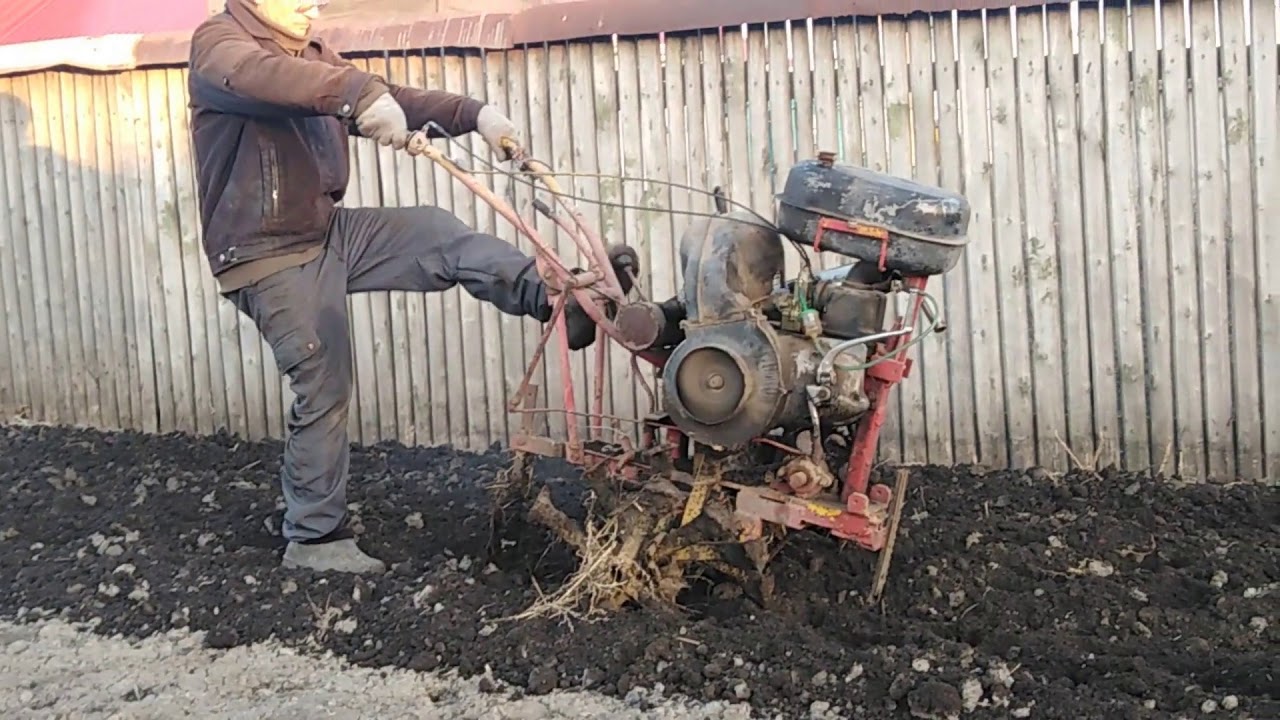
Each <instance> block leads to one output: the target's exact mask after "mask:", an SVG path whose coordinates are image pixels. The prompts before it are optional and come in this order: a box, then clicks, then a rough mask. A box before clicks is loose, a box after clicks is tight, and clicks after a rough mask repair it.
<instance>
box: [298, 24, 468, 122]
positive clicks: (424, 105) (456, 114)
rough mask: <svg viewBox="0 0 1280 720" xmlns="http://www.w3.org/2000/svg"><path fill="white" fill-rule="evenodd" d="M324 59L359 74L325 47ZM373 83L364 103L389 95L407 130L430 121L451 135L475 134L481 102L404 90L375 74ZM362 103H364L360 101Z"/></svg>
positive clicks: (442, 93)
mask: <svg viewBox="0 0 1280 720" xmlns="http://www.w3.org/2000/svg"><path fill="white" fill-rule="evenodd" d="M322 53H323V57H324V59H326V60H327V61H328V62H331V63H333V64H334V65H335V66H336V67H341V68H350V69H352V70H356V71H357V72H360V70H359V69H358V68H356V66H355V65H353V64H352V63H351V61H349V60H347V59H346V58H344V57H342V56H341V55H338V54H337V53H335V52H333V51H332V50H330V49H329V47H328V46H327V45H326V46H324V49H323V50H322ZM369 77H371V78H372V79H373V80H374V84H371V85H370V86H369V88H368V89H369V93H368V95H367V102H372V100H373V99H374V97H376V96H377V95H380V94H381V93H382V92H390V93H391V97H393V98H395V100H396V102H397V103H399V104H400V107H401V108H402V109H403V110H404V115H405V119H406V120H407V121H408V122H407V124H408V126H409V129H410V130H420V129H422V128H423V127H425V126H426V124H427V123H429V122H434V123H436V124H437V125H439V126H440V127H442V128H444V131H445V132H447V133H448V134H450V135H453V136H458V135H466V134H467V133H471V132H475V129H476V118H477V117H479V115H480V110H481V108H483V107H484V103H483V102H482V101H480V100H477V99H475V98H472V97H467V96H466V95H458V94H455V93H451V92H446V91H444V90H423V89H421V88H414V87H406V86H404V85H397V84H395V83H390V82H387V81H386V80H384V79H383V78H382V77H380V76H378V75H370V76H369ZM362 101H364V100H362ZM351 134H353V135H359V133H358V131H356V130H355V128H354V126H353V127H352V128H351ZM427 135H428V136H429V137H440V134H439V133H438V132H436V131H435V130H434V129H433V130H430V131H428V133H427Z"/></svg>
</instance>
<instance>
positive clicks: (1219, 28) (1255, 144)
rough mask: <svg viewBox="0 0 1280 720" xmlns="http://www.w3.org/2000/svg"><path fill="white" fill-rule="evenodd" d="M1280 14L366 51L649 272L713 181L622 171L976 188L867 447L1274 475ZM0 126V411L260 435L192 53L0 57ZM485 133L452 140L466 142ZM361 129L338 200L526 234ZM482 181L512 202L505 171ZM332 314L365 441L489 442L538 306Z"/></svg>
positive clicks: (619, 364) (1279, 295) (668, 267)
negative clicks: (521, 149)
mask: <svg viewBox="0 0 1280 720" xmlns="http://www.w3.org/2000/svg"><path fill="white" fill-rule="evenodd" d="M1184 11H1185V12H1184ZM1276 16H1277V8H1276V3H1275V1H1274V0H1253V1H1252V3H1247V2H1245V1H1244V0H1222V1H1221V2H1220V3H1215V2H1213V1H1212V0H1203V1H1193V2H1190V3H1189V7H1188V8H1184V7H1183V5H1182V4H1181V3H1168V2H1166V3H1164V4H1163V6H1159V5H1153V4H1136V3H1135V4H1134V6H1133V7H1132V8H1131V10H1129V11H1126V9H1125V8H1123V7H1117V8H1107V9H1105V10H1102V11H1099V10H1097V9H1096V7H1091V8H1083V9H1080V10H1079V12H1078V14H1077V13H1075V12H1072V11H1069V10H1068V9H1066V8H1050V9H1047V10H1046V9H1043V8H1034V9H1021V10H1019V11H1018V12H1017V13H1016V15H1013V14H1010V13H1007V12H993V13H988V14H986V15H985V17H984V16H983V15H982V14H964V15H951V14H941V15H935V16H925V15H915V16H912V17H911V18H906V19H904V18H896V17H895V18H889V17H886V18H881V19H875V18H857V19H854V18H840V19H822V20H818V21H814V22H812V23H810V24H808V25H806V24H805V23H794V24H786V25H777V26H767V27H759V26H757V27H751V28H749V29H748V30H747V31H744V30H743V29H741V28H730V29H728V30H725V31H724V32H723V33H721V32H718V31H709V32H702V33H686V34H681V35H678V36H674V35H668V36H666V37H665V38H642V39H630V38H621V39H618V40H617V41H616V45H615V44H614V43H611V42H608V41H597V42H571V43H557V44H552V45H549V46H540V47H536V48H527V49H524V50H520V51H508V52H490V53H480V52H461V51H453V50H449V51H442V50H430V49H428V50H423V51H421V52H411V53H395V54H391V55H378V56H376V57H364V58H360V59H359V60H358V63H359V64H361V65H364V66H367V67H369V68H371V69H373V70H376V71H378V72H381V73H385V74H386V75H387V76H389V77H390V78H391V79H393V80H394V81H397V82H401V83H407V84H410V85H414V86H435V87H444V88H446V89H449V90H453V91H457V92H464V93H467V94H471V95H475V96H478V97H482V98H485V99H487V100H488V101H489V102H491V103H494V104H496V105H497V106H498V107H499V108H502V109H503V110H505V111H506V112H508V113H509V114H510V115H511V116H512V117H513V118H515V120H516V122H517V123H518V124H519V125H521V126H522V128H524V129H525V131H526V136H527V138H529V140H530V142H531V146H532V148H533V150H534V151H535V152H536V154H537V155H538V156H539V157H541V158H544V159H547V160H549V161H550V162H551V163H552V164H553V166H554V167H556V168H558V169H563V170H566V171H567V170H572V171H573V172H575V173H579V175H578V176H577V177H575V178H574V182H573V183H572V185H573V188H574V190H575V193H576V194H577V195H580V196H582V197H583V198H585V199H587V200H603V201H605V202H606V203H619V202H621V203H623V204H625V205H628V206H630V207H627V208H620V207H618V206H617V205H616V204H604V205H601V204H584V205H583V207H584V208H585V209H586V210H587V211H588V217H589V218H590V219H591V221H593V222H595V223H597V224H598V225H599V226H600V227H602V228H603V229H604V231H605V232H606V233H607V234H608V235H609V236H610V237H611V238H614V239H625V240H626V241H627V242H630V243H633V244H635V245H637V246H639V247H641V248H642V249H643V251H644V256H645V257H646V258H647V259H648V261H649V263H650V265H651V267H652V269H653V274H652V279H651V281H650V282H648V283H646V286H645V287H644V288H643V290H644V291H645V292H646V293H648V295H649V296H650V297H652V296H667V295H669V294H670V293H671V292H673V291H674V289H675V288H676V281H677V278H676V276H675V268H674V263H673V262H672V259H673V255H674V242H673V238H674V237H677V236H678V233H679V232H680V230H681V228H682V227H683V226H684V224H685V223H686V222H687V221H688V220H689V217H688V216H687V215H674V216H673V215H671V214H668V213H667V212H665V211H664V209H665V208H674V209H676V210H678V211H690V210H692V211H696V212H709V211H711V210H712V207H713V206H712V203H711V202H710V201H709V199H708V198H706V197H705V196H704V195H702V194H698V193H693V192H689V191H686V190H683V189H680V188H674V189H673V188H672V187H671V186H669V185H664V184H661V183H660V182H644V181H642V180H639V179H637V180H631V181H626V182H623V181H620V180H619V179H616V176H618V175H623V176H628V177H631V178H641V177H646V178H650V179H653V180H655V181H672V182H675V183H681V184H685V185H691V186H695V187H699V188H711V187H713V186H716V185H723V186H724V187H725V188H726V189H727V190H728V191H729V192H730V193H731V195H732V196H733V197H734V198H735V199H738V200H741V201H743V202H748V203H749V204H750V205H751V206H753V207H754V208H755V209H756V210H757V211H758V212H761V213H766V214H768V213H771V212H772V200H771V196H772V193H774V192H775V191H776V190H777V188H778V187H779V184H780V182H781V180H782V178H783V177H784V176H785V173H786V171H787V169H788V168H789V166H790V165H791V164H792V163H793V162H795V161H796V160H797V159H801V158H806V157H811V156H813V155H815V154H816V152H817V151H818V150H820V149H835V150H837V151H838V152H839V153H840V155H841V158H842V159H843V160H847V161H852V162H855V163H859V164H863V165H867V166H870V167H872V168H875V169H879V170H887V171H890V172H893V173H898V174H902V175H906V176H911V177H915V178H918V179H920V180H923V181H926V182H932V183H936V184H939V185H942V186H945V187H947V188H952V189H956V190H960V191H962V192H964V193H965V194H967V196H968V197H969V198H970V200H971V202H972V203H973V207H974V215H973V224H972V234H971V237H972V240H971V245H970V247H969V250H968V252H967V254H966V255H965V257H964V259H963V261H962V264H961V265H960V266H959V267H958V268H957V269H956V270H955V271H954V272H952V273H951V274H950V275H948V276H946V278H945V280H944V281H942V282H939V283H937V284H936V285H935V292H936V293H937V295H938V298H939V300H940V301H941V302H942V304H943V309H944V312H945V313H946V316H947V320H948V322H949V325H950V329H949V330H948V332H946V333H945V334H943V335H940V336H935V337H932V338H930V339H929V340H928V341H927V342H925V343H923V345H922V346H920V347H919V349H918V351H917V353H916V357H917V359H918V363H919V364H918V366H917V371H916V373H915V374H914V376H913V377H912V378H910V379H909V380H908V381H907V382H906V383H905V384H904V385H902V386H901V388H900V391H899V392H898V393H897V401H896V402H897V406H896V407H895V408H894V409H893V410H892V411H891V413H890V415H891V417H890V421H889V424H888V425H887V426H886V429H885V434H884V442H883V446H882V455H883V456H884V457H885V458H886V459H889V460H896V459H902V460H906V461H929V462H938V463H953V462H955V463H970V462H978V463H982V464H986V465H992V466H1004V465H1008V464H1013V465H1018V466H1026V465H1032V464H1040V465H1044V466H1046V467H1050V468H1055V469H1057V468H1064V467H1066V466H1068V465H1069V464H1070V463H1072V462H1081V463H1090V462H1095V461H1098V462H1102V463H1106V462H1112V461H1114V462H1118V463H1119V464H1121V465H1122V466H1124V467H1127V468H1132V469H1137V470H1141V469H1146V468H1156V469H1159V470H1162V471H1165V472H1177V473H1181V474H1184V475H1187V476H1192V477H1202V476H1205V475H1212V476H1215V477H1237V476H1240V477H1259V476H1263V475H1265V474H1267V473H1271V474H1275V473H1276V472H1277V471H1278V470H1280V361H1277V360H1276V358H1277V357H1280V279H1277V277H1278V275H1280V238H1278V237H1277V234H1276V232H1277V231H1276V230H1275V229H1274V228H1275V226H1276V224H1277V222H1276V221H1277V219H1278V218H1280V216H1277V212H1280V172H1278V171H1277V169H1276V165H1277V163H1280V148H1278V143H1280V141H1278V140H1277V137H1278V136H1277V133H1276V130H1275V118H1276V117H1280V108H1278V106H1277V29H1276ZM0 126H2V128H3V132H2V133H0V147H2V148H3V156H2V160H0V162H2V163H3V172H2V173H0V193H2V194H0V197H2V198H4V199H6V200H7V207H8V208H9V212H8V213H7V214H6V216H5V218H4V219H3V220H0V303H2V305H0V309H3V312H4V318H5V321H4V328H3V331H0V357H3V358H4V361H3V362H0V407H4V408H8V409H10V410H11V411H20V412H25V413H27V414H28V415H29V416H30V417H32V418H34V419H38V420H42V421H51V422H64V423H78V424H87V425H92V426H99V427H107V428H134V429H139V430H144V431H151V432H156V431H159V432H168V431H175V430H176V431H187V432H198V433H209V432H214V431H218V430H222V429H226V430H228V431H230V432H233V433H238V434H242V435H245V436H247V437H250V438H258V437H263V436H280V435H281V434H282V432H283V429H282V423H283V417H284V415H285V410H286V408H287V406H288V404H289V402H290V401H291V394H290V392H289V389H288V387H287V385H285V384H284V383H283V382H282V380H281V378H280V377H279V375H278V373H277V372H276V369H275V367H274V364H273V360H272V356H271V353H270V350H269V348H268V347H267V346H266V345H265V344H264V343H263V342H262V340H261V339H260V337H259V336H258V335H257V333H256V332H255V330H254V328H253V326H252V325H251V324H250V323H249V322H248V321H247V320H246V319H244V318H242V317H239V316H237V314H236V312H235V310H234V309H233V308H232V307H231V305H230V304H229V303H227V302H225V301H223V300H221V299H220V298H219V297H218V295H217V294H216V292H215V290H214V285H213V284H212V282H211V281H210V278H209V276H208V274H207V268H206V264H205V261H204V259H203V256H202V254H201V251H200V243H199V230H198V213H197V207H196V202H195V186H194V176H193V165H192V153H191V146H190V140H189V135H188V124H187V110H186V84H185V70H184V69H183V68H159V69H140V70H135V71H130V72H122V73H115V74H92V73H77V72H70V71H67V72H41V73H33V74H27V75H19V76H11V77H5V78H0ZM479 147H480V144H479V143H478V142H476V143H474V146H473V142H472V140H471V139H469V138H464V139H462V140H460V141H459V143H458V144H457V145H455V146H454V147H453V148H452V149H451V154H452V155H453V156H454V157H457V158H461V159H463V160H464V161H465V162H466V163H468V164H470V165H471V166H472V167H474V168H475V169H477V170H483V169H485V166H484V164H483V163H481V162H480V161H476V160H473V159H471V157H470V156H469V155H468V152H469V151H470V150H471V149H473V148H474V149H477V150H478V149H479ZM351 156H352V160H353V170H354V175H353V178H352V183H351V190H350V195H349V196H348V197H349V199H348V204H350V205H357V206H373V205H407V204H416V203H435V204H439V205H442V206H443V207H446V208H449V209H451V210H452V211H454V212H455V213H457V214H458V215H460V216H461V217H462V218H463V219H464V220H465V221H466V222H468V223H474V224H475V226H476V227H477V228H479V229H481V230H487V231H493V232H496V233H497V234H499V235H500V236H502V237H504V238H507V239H510V240H512V241H516V236H515V233H514V232H513V231H512V230H511V228H510V227H509V226H508V224H507V223H506V222H505V221H502V220H501V219H500V218H496V217H495V215H494V213H493V212H492V211H490V210H489V209H488V207H487V206H485V205H484V204H483V202H481V201H479V200H477V199H476V198H475V197H473V196H472V195H470V194H469V193H468V192H466V191H465V190H464V189H463V188H462V187H461V186H460V185H458V184H456V183H453V182H450V181H449V179H448V177H447V176H446V175H445V174H444V173H442V172H440V171H438V170H436V169H434V168H433V166H432V165H430V163H429V162H428V161H425V160H416V161H415V160H414V159H412V158H409V157H406V156H404V155H399V154H396V153H394V152H392V151H390V150H385V149H381V148H378V147H376V146H374V145H372V144H371V143H369V142H367V141H360V142H357V143H356V144H355V145H354V147H353V149H352V151H351ZM483 158H484V159H485V160H488V155H487V154H484V155H483ZM592 174H598V175H595V176H593V175H592ZM600 175H603V177H600ZM485 177H487V178H488V179H489V181H490V182H491V183H492V186H493V187H494V188H495V189H496V190H497V191H498V192H499V193H501V194H504V195H507V194H509V193H514V196H515V197H516V198H517V201H518V203H519V208H520V210H521V211H523V212H526V213H527V212H529V207H530V194H529V192H528V190H527V188H525V187H524V186H523V185H518V184H516V183H513V182H511V181H510V180H509V179H508V178H506V177H503V176H500V175H487V176H485ZM513 186H514V187H513ZM539 228H540V229H541V230H542V232H543V233H544V234H545V233H550V232H551V226H550V225H549V223H547V222H546V221H540V224H539ZM520 242H521V243H522V246H523V247H525V248H526V249H530V248H529V247H528V245H527V244H523V241H520ZM563 245H567V243H562V246H563ZM790 265H791V266H792V267H793V268H794V267H795V266H796V262H795V259H794V258H793V259H792V260H791V261H790ZM350 308H351V328H352V332H353V334H354V340H355V350H354V353H355V359H356V367H357V389H356V396H355V399H354V400H353V406H352V413H351V419H350V428H351V431H352V438H353V440H355V441H358V442H376V441H379V440H384V439H394V440H399V441H401V442H404V443H407V444H415V443H424V444H425V443H446V442H450V443H456V444H459V445H462V446H468V447H477V446H483V445H487V444H489V443H492V442H502V441H504V440H505V439H506V438H507V437H508V433H509V432H510V431H511V430H512V429H514V426H515V422H516V420H515V419H513V418H510V417H509V416H508V415H507V413H506V412H505V408H504V405H505V401H506V399H507V394H508V392H510V391H511V390H512V389H514V388H515V387H516V385H517V384H518V383H519V381H520V377H521V373H522V372H523V370H524V368H525V366H526V363H527V361H528V358H529V356H530V351H531V348H532V346H533V344H534V343H535V341H536V337H537V335H538V332H539V331H540V326H538V325H537V324H535V323H533V322H530V321H523V320H520V319H516V318H511V317H506V316H502V315H500V314H499V313H498V312H496V311H495V310H494V309H492V308H490V307H487V306H485V305H482V304H481V303H479V302H476V301H473V300H472V299H471V298H470V297H469V296H467V295H465V294H462V293H460V292H459V291H458V290H453V291H450V292H447V293H443V294H438V295H430V296H425V297H424V296H422V295H414V294H404V293H389V294H388V293H378V294H371V295H362V296H356V297H352V298H351V299H350ZM581 355H582V358H580V359H578V360H577V362H578V365H577V366H576V369H575V375H574V378H573V380H574V382H575V383H576V384H577V387H578V390H579V391H578V397H580V398H582V397H585V396H586V392H587V388H588V387H589V386H588V385H587V384H586V383H587V382H588V380H589V378H588V371H587V365H588V364H589V360H590V359H591V355H592V354H591V353H581ZM629 366H630V365H629V362H628V358H627V357H626V356H625V354H623V353H617V352H614V353H611V358H610V377H609V390H608V396H609V397H608V402H607V406H608V409H609V410H610V411H612V412H616V413H617V414H619V415H624V416H634V415H635V414H636V413H637V412H640V411H642V410H643V409H644V406H645V405H646V404H647V403H646V400H645V397H646V396H645V394H644V393H643V392H642V391H639V390H636V389H635V388H634V386H633V385H632V384H631V383H630V380H629V377H628V369H629ZM559 381H560V380H559V378H558V373H557V372H555V371H554V368H553V370H552V371H551V372H549V376H547V377H540V378H539V382H540V383H541V384H542V385H543V386H544V389H545V387H546V386H547V385H550V386H551V387H552V388H553V389H554V388H555V386H556V383H558V382H559Z"/></svg>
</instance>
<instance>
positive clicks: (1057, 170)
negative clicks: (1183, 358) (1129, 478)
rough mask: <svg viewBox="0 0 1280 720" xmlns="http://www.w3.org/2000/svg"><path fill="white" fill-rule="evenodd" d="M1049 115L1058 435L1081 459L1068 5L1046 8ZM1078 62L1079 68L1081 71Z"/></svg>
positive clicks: (1081, 338)
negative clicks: (1061, 393) (1059, 364)
mask: <svg viewBox="0 0 1280 720" xmlns="http://www.w3.org/2000/svg"><path fill="white" fill-rule="evenodd" d="M1048 12H1049V17H1048V23H1049V39H1048V42H1049V53H1048V57H1049V60H1048V83H1049V116H1050V124H1051V127H1052V130H1053V142H1052V150H1053V169H1052V173H1053V191H1054V205H1053V207H1054V218H1055V219H1054V223H1055V235H1056V237H1057V255H1058V257H1057V262H1058V280H1059V285H1058V293H1059V299H1058V304H1059V308H1058V309H1059V312H1060V313H1061V322H1062V349H1063V368H1062V369H1063V380H1064V383H1065V385H1066V397H1067V405H1066V416H1067V417H1066V422H1067V427H1066V429H1065V431H1064V432H1063V435H1062V437H1061V442H1062V443H1063V444H1065V445H1066V448H1067V450H1069V451H1070V454H1072V455H1074V456H1075V457H1076V458H1078V459H1080V460H1081V462H1083V459H1084V458H1089V457H1091V456H1092V455H1093V447H1094V443H1093V412H1092V404H1091V402H1090V397H1089V392H1088V389H1089V388H1090V386H1091V384H1092V380H1091V377H1090V375H1091V369H1090V362H1089V316H1088V313H1087V312H1085V309H1086V308H1087V307H1088V302H1089V288H1088V284H1087V282H1086V272H1087V262H1086V245H1085V232H1084V225H1083V224H1082V222H1081V220H1082V218H1081V208H1082V207H1083V205H1084V199H1083V188H1082V178H1083V177H1084V174H1083V173H1082V171H1081V168H1080V163H1081V149H1082V145H1081V137H1080V133H1079V127H1080V117H1081V116H1080V115H1079V114H1078V113H1077V110H1078V107H1077V97H1076V73H1077V66H1076V57H1075V55H1074V50H1073V47H1072V41H1073V40H1074V38H1075V31H1074V29H1073V28H1072V24H1071V14H1070V10H1069V9H1068V8H1050V9H1049V11H1048ZM1083 69H1084V68H1083V63H1082V66H1081V68H1080V70H1081V71H1083Z"/></svg>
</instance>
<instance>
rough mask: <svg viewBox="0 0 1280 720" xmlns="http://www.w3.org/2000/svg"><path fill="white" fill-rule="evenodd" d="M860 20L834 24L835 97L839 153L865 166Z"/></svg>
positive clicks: (851, 161) (848, 19)
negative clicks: (859, 40) (836, 100)
mask: <svg viewBox="0 0 1280 720" xmlns="http://www.w3.org/2000/svg"><path fill="white" fill-rule="evenodd" d="M858 25H859V23H858V21H857V19H855V18H842V19H840V20H838V21H836V24H835V46H836V57H837V63H838V65H837V67H838V69H837V75H836V97H837V98H839V127H840V130H841V132H840V138H839V142H840V154H841V156H842V157H844V159H845V162H848V163H852V164H854V165H860V166H865V165H866V163H867V160H866V157H865V155H866V152H865V151H866V148H865V147H864V143H863V140H862V94H861V89H862V88H861V87H860V80H859V67H858V56H859V48H858Z"/></svg>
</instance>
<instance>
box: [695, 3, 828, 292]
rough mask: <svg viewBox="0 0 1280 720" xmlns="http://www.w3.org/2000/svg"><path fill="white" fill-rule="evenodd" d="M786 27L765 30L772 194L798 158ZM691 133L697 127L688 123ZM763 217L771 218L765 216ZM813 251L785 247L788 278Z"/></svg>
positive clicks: (782, 25)
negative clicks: (786, 248)
mask: <svg viewBox="0 0 1280 720" xmlns="http://www.w3.org/2000/svg"><path fill="white" fill-rule="evenodd" d="M788 34H789V33H788V30H787V26H786V24H775V25H772V26H770V27H769V30H768V51H769V69H768V73H769V92H768V101H769V134H768V138H769V139H768V146H769V157H770V163H769V173H770V177H771V179H772V187H773V190H772V192H773V193H775V194H776V193H779V192H781V191H782V187H783V185H785V184H786V179H787V173H788V172H790V171H791V167H792V166H793V165H795V163H796V162H797V161H798V160H799V159H800V157H799V156H798V155H797V153H796V140H795V136H794V135H793V134H792V133H793V128H792V117H791V103H792V86H791V69H790V60H789V59H788V57H787V47H788ZM690 128H691V132H693V133H695V134H696V132H697V128H696V127H695V126H694V125H693V124H692V123H690ZM765 217H771V215H766V216H765ZM813 257H814V253H812V252H811V251H810V250H808V249H807V248H800V247H797V246H796V244H792V245H791V248H790V249H789V250H788V252H787V255H786V259H785V261H784V262H785V265H784V269H785V271H786V273H787V276H788V277H793V276H794V275H795V274H796V273H797V272H799V271H800V267H801V263H802V262H805V261H806V260H807V261H809V262H813Z"/></svg>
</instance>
